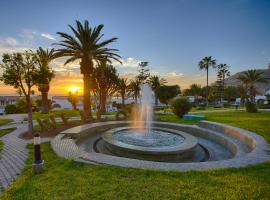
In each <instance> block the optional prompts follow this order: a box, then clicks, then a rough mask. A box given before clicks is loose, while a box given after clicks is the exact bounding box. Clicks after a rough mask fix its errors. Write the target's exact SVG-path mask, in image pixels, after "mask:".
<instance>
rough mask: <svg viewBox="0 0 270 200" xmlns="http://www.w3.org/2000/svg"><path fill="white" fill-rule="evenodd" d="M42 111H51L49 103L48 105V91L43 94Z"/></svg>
mask: <svg viewBox="0 0 270 200" xmlns="http://www.w3.org/2000/svg"><path fill="white" fill-rule="evenodd" d="M41 103H42V106H41V111H42V112H43V113H47V112H48V111H49V103H48V91H42V92H41Z"/></svg>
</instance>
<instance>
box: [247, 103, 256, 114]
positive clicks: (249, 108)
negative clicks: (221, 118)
mask: <svg viewBox="0 0 270 200" xmlns="http://www.w3.org/2000/svg"><path fill="white" fill-rule="evenodd" d="M245 106H246V111H247V112H249V113H256V112H258V109H257V106H256V104H255V103H251V102H247V103H246V105H245Z"/></svg>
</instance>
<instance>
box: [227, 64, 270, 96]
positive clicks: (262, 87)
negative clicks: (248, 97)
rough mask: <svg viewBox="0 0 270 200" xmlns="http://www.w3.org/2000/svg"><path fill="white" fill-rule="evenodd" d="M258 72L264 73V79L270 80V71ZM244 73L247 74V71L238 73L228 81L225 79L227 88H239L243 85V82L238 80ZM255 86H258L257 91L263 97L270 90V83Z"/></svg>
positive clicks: (260, 70)
mask: <svg viewBox="0 0 270 200" xmlns="http://www.w3.org/2000/svg"><path fill="white" fill-rule="evenodd" d="M258 71H259V72H263V76H264V77H268V78H270V70H269V69H258ZM243 72H245V71H242V72H238V73H236V74H234V75H232V76H230V77H228V78H227V79H225V85H226V86H238V85H241V84H242V83H241V81H240V80H238V79H237V78H238V77H239V75H240V74H241V73H243ZM255 86H256V89H257V91H258V92H259V93H260V94H261V95H264V94H265V93H266V92H267V91H269V90H270V81H269V82H268V83H257V84H255Z"/></svg>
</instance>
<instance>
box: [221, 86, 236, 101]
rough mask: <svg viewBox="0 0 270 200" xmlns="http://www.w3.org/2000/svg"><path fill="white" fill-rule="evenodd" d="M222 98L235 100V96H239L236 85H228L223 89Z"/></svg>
mask: <svg viewBox="0 0 270 200" xmlns="http://www.w3.org/2000/svg"><path fill="white" fill-rule="evenodd" d="M223 97H224V99H226V100H228V101H233V100H235V99H236V98H237V97H240V94H239V91H238V87H234V86H228V87H226V88H225V89H224V95H223Z"/></svg>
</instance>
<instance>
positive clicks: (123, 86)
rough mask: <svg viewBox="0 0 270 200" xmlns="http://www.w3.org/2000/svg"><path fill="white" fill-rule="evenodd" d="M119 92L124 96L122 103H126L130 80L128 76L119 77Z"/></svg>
mask: <svg viewBox="0 0 270 200" xmlns="http://www.w3.org/2000/svg"><path fill="white" fill-rule="evenodd" d="M117 87H118V92H119V93H120V95H121V98H122V105H124V104H125V96H126V93H127V91H128V81H127V79H126V78H119V79H118V86H117Z"/></svg>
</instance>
